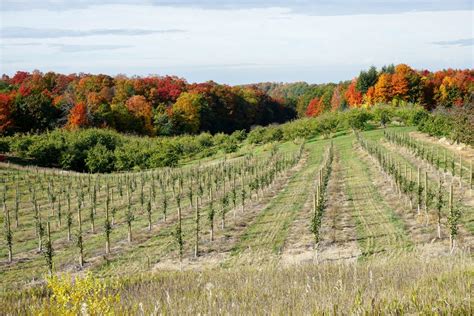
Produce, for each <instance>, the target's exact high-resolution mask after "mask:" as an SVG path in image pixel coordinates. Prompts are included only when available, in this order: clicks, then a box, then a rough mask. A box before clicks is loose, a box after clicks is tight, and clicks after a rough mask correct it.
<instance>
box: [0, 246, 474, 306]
mask: <svg viewBox="0 0 474 316" xmlns="http://www.w3.org/2000/svg"><path fill="white" fill-rule="evenodd" d="M473 267H474V265H473V258H472V257H469V256H463V255H462V254H460V255H457V256H455V257H437V258H425V257H424V256H421V255H419V254H417V252H416V251H415V252H412V253H409V254H405V255H402V256H399V257H396V258H393V257H387V256H384V257H382V256H375V257H373V258H371V259H370V260H367V261H363V262H360V261H359V262H354V263H344V264H342V263H341V264H335V263H323V264H320V265H313V264H308V265H298V266H292V267H289V268H282V267H281V266H263V267H246V268H239V269H217V270H206V271H200V272H198V271H185V272H159V273H154V274H151V273H147V274H141V275H137V276H133V277H127V278H121V279H115V280H113V281H112V280H111V281H110V282H108V284H109V288H110V291H111V292H113V293H118V294H119V296H120V303H119V304H117V305H116V306H113V310H114V313H116V314H124V313H126V314H142V315H143V314H145V315H157V314H167V315H168V314H170V315H189V314H193V315H196V314H201V315H202V314H205V315H211V314H231V315H287V314H296V315H314V314H332V313H335V314H359V315H361V314H370V315H372V314H376V315H400V314H452V315H469V314H472V312H473V308H472V293H471V291H472V286H473V280H474V278H473V277H474V268H473ZM114 288H115V289H114ZM36 292H37V295H38V297H37V298H33V296H32V295H31V293H30V294H28V293H26V292H23V293H21V294H20V293H18V294H16V295H13V294H10V295H9V296H8V297H3V300H4V302H3V304H0V306H1V307H0V314H29V313H31V311H32V310H35V309H37V308H39V307H40V306H41V305H42V304H43V305H44V304H46V305H47V302H48V299H47V297H46V296H45V293H41V291H39V290H36ZM38 293H40V294H38Z"/></svg>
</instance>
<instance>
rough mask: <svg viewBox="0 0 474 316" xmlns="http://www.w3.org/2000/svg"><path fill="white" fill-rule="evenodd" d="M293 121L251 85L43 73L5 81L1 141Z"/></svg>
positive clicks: (0, 90)
mask: <svg viewBox="0 0 474 316" xmlns="http://www.w3.org/2000/svg"><path fill="white" fill-rule="evenodd" d="M294 117H295V112H294V109H292V108H290V107H287V106H286V105H285V104H284V103H283V102H280V101H279V100H277V99H275V98H272V97H270V96H269V95H267V94H266V93H264V92H263V91H262V90H260V89H257V88H256V87H252V86H249V87H231V86H227V85H221V84H217V83H215V82H212V81H209V82H205V83H193V84H190V83H188V82H186V81H185V80H184V79H181V78H178V77H172V76H165V77H160V76H148V77H131V78H129V77H126V76H122V75H119V76H116V77H111V76H108V75H103V74H100V75H90V74H70V75H64V74H59V73H54V72H48V73H41V72H39V71H34V72H32V73H28V72H22V71H19V72H17V73H16V74H15V75H14V76H12V77H11V78H10V77H9V76H6V75H3V77H2V79H1V80H0V135H11V134H14V133H18V132H20V133H24V132H43V131H45V130H50V129H54V128H58V127H66V128H69V129H77V128H82V127H98V128H102V127H107V128H112V129H115V130H117V131H119V132H126V133H133V134H139V135H150V136H154V135H178V134H195V133H199V132H204V131H206V132H210V133H213V134H214V133H218V132H225V133H232V132H233V131H235V130H242V129H245V130H249V129H250V127H251V126H253V125H267V124H270V123H282V122H285V121H287V120H289V119H292V118H294Z"/></svg>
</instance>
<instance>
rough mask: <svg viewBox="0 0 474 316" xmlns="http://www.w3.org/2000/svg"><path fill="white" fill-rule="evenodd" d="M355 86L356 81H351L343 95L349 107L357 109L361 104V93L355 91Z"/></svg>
mask: <svg viewBox="0 0 474 316" xmlns="http://www.w3.org/2000/svg"><path fill="white" fill-rule="evenodd" d="M356 85H357V80H356V79H354V80H352V82H351V84H350V85H349V87H348V88H347V91H346V93H345V97H346V100H347V103H349V105H350V107H359V106H360V105H361V104H362V93H360V91H358V90H357V88H356Z"/></svg>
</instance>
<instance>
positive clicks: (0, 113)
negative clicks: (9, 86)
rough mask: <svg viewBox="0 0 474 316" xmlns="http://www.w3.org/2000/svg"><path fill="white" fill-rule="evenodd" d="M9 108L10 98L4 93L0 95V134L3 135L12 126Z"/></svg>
mask: <svg viewBox="0 0 474 316" xmlns="http://www.w3.org/2000/svg"><path fill="white" fill-rule="evenodd" d="M10 107H11V97H10V96H9V95H8V94H6V93H0V134H3V133H5V131H6V130H7V128H8V127H9V126H10V125H11V124H12V120H11V117H10V115H11V109H10Z"/></svg>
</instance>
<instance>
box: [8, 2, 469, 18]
mask: <svg viewBox="0 0 474 316" xmlns="http://www.w3.org/2000/svg"><path fill="white" fill-rule="evenodd" d="M111 4H114V5H117V4H118V5H120V4H126V5H156V6H170V7H192V8H201V9H254V8H269V7H282V8H289V9H291V10H292V11H295V12H298V13H303V14H309V15H352V14H386V13H401V12H412V11H448V10H472V3H471V0H450V1H446V0H415V1H410V0H366V1H363V2H362V1H360V0H331V1H329V0H297V1H295V0H241V1H235V0H101V1H100V2H98V1H97V0H68V1H66V0H41V1H38V0H3V8H2V10H8V11H12V10H13V11H16V10H31V9H45V10H71V9H83V8H87V7H90V6H97V5H111Z"/></svg>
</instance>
